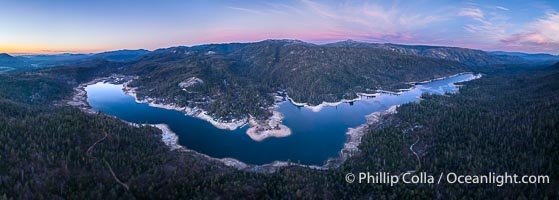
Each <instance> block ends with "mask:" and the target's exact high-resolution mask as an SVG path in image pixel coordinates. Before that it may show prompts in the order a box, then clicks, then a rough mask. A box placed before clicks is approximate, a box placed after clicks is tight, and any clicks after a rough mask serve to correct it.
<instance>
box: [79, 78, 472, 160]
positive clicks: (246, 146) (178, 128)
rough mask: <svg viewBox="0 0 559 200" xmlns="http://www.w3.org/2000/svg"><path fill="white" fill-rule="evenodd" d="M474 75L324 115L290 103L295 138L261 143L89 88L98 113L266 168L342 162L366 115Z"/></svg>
mask: <svg viewBox="0 0 559 200" xmlns="http://www.w3.org/2000/svg"><path fill="white" fill-rule="evenodd" d="M473 78H474V75H473V74H461V75H457V76H453V77H449V78H445V79H441V80H436V81H432V82H428V83H424V84H418V85H416V86H415V87H414V88H413V89H411V90H409V91H405V92H402V93H401V94H399V95H394V94H380V95H378V96H376V97H361V98H360V100H358V101H356V102H353V103H352V104H350V103H343V104H340V105H338V106H335V107H324V108H323V109H322V110H320V111H319V112H314V111H312V110H310V109H307V108H303V107H298V106H295V105H293V104H292V103H290V102H288V101H286V102H283V103H280V104H279V108H278V111H280V112H281V113H283V115H284V120H283V124H285V125H286V126H288V127H289V128H290V129H291V131H292V134H291V135H290V136H288V137H284V138H274V137H271V138H267V139H265V140H263V141H260V142H257V141H254V140H252V139H251V138H250V137H249V136H248V135H247V134H246V129H248V125H247V126H244V127H241V128H239V129H237V130H234V131H229V130H222V129H218V128H216V127H214V126H213V125H211V124H210V123H209V122H206V121H203V120H201V119H198V118H195V117H191V116H185V114H184V113H181V112H178V111H175V110H167V109H163V108H155V107H151V106H149V105H148V104H147V103H137V102H135V101H134V98H133V97H132V96H129V95H126V94H125V93H124V92H123V91H122V88H123V85H119V84H110V83H103V82H99V83H96V84H93V85H89V86H87V87H86V88H85V90H86V91H87V96H88V99H87V101H88V103H89V104H90V106H91V107H92V109H94V110H97V111H101V112H103V113H106V114H109V115H113V116H116V117H118V118H120V119H123V120H126V121H129V122H134V123H139V124H167V125H168V126H169V127H170V129H171V130H173V131H174V132H175V133H176V134H177V135H178V137H179V144H180V145H182V146H184V147H186V148H188V149H192V150H195V151H197V152H200V153H203V154H206V155H209V156H211V157H215V158H225V157H228V158H234V159H237V160H240V161H242V162H245V163H247V164H258V165H260V164H266V163H271V162H273V161H276V160H279V161H287V160H291V161H292V162H294V163H296V162H300V163H301V164H307V165H323V164H324V162H325V161H326V160H328V159H329V158H333V157H337V156H338V154H339V152H340V150H341V149H342V148H343V145H344V143H345V141H346V140H347V136H346V132H347V130H348V128H354V127H357V126H359V125H361V124H363V123H365V122H366V119H365V116H366V115H368V114H370V113H373V112H378V111H383V110H386V109H388V108H389V107H391V106H394V105H400V104H405V103H410V102H417V101H419V99H418V97H419V96H421V94H423V93H433V94H444V93H453V92H456V91H457V90H458V88H457V87H456V86H455V85H454V84H453V83H458V82H463V81H468V80H471V79H473Z"/></svg>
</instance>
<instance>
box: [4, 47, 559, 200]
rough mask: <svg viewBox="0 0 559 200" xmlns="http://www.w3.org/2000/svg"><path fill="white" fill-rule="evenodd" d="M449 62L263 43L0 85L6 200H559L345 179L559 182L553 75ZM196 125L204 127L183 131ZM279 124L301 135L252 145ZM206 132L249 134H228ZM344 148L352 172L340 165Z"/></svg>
mask: <svg viewBox="0 0 559 200" xmlns="http://www.w3.org/2000/svg"><path fill="white" fill-rule="evenodd" d="M346 43H347V42H346ZM373 46H374V45H373ZM401 46H402V47H400V48H410V49H415V48H418V47H406V46H405V45H401ZM422 48H426V49H431V50H429V51H435V50H438V49H440V48H439V47H437V48H427V47H422ZM433 49H434V50H433ZM445 49H446V50H444V51H442V52H445V53H446V54H447V56H445V58H438V57H433V56H430V55H431V54H427V53H413V54H411V53H409V52H400V51H393V50H387V49H384V48H377V47H368V46H366V47H361V46H359V47H354V46H347V45H342V46H340V45H339V44H338V45H333V46H330V45H314V44H310V43H301V42H298V41H289V40H266V41H262V42H255V43H232V44H214V45H201V46H193V47H172V48H167V49H160V50H156V51H153V52H149V53H147V54H145V55H142V56H139V57H136V58H133V59H132V60H127V61H122V60H118V61H109V60H103V59H101V60H88V59H86V60H82V61H79V62H76V63H72V64H62V66H56V67H46V68H41V69H31V70H23V71H15V72H9V73H5V74H1V75H0V85H2V87H0V111H1V112H0V119H1V120H0V133H2V134H0V141H2V144H3V145H1V146H0V148H2V149H1V151H0V152H2V153H0V159H2V160H3V161H4V162H1V163H0V183H1V184H0V195H3V196H7V197H18V198H59V197H63V198H109V199H114V198H219V197H223V196H225V195H227V196H229V197H232V198H235V197H238V198H241V197H247V195H248V196H252V197H253V198H266V197H269V198H328V199H334V198H336V199H340V198H349V199H357V198H366V197H378V198H383V197H391V198H412V197H417V196H420V197H426V198H427V197H435V196H441V197H452V196H455V195H462V196H468V197H472V198H482V197H485V196H497V197H509V196H514V195H515V194H517V192H518V191H522V194H523V195H524V196H526V197H528V198H545V197H553V196H557V193H556V191H557V190H555V187H556V186H555V185H554V184H544V185H539V186H538V187H533V186H532V185H516V186H514V187H513V186H511V185H505V186H503V187H500V188H497V187H485V186H483V185H470V186H468V187H463V185H452V184H442V185H438V186H437V187H433V185H405V184H397V185H395V186H393V187H390V186H385V185H372V186H371V185H360V184H348V183H347V182H346V181H345V180H344V176H345V175H346V174H347V173H350V172H351V173H356V172H359V171H365V170H371V171H390V172H391V173H392V174H399V173H401V172H405V171H409V170H410V169H414V170H421V171H427V172H430V173H437V172H439V171H440V170H441V169H447V170H454V171H458V172H464V173H466V172H472V173H473V172H485V171H487V170H490V169H495V170H498V171H514V172H517V173H530V174H541V173H544V174H549V175H550V177H551V178H552V182H554V181H557V179H556V177H557V174H558V173H559V172H557V170H556V168H554V167H553V166H555V164H556V163H557V162H558V161H559V158H557V156H556V155H557V154H555V153H554V151H555V149H556V148H554V147H556V146H557V144H559V143H558V140H557V138H558V137H557V130H559V127H556V126H557V123H555V120H556V119H557V118H558V116H557V113H559V112H558V110H557V109H556V108H558V106H557V105H556V104H557V102H558V98H557V94H559V93H558V91H557V90H558V88H557V85H559V84H558V83H557V80H559V78H558V77H557V74H558V69H559V68H558V67H557V64H554V65H549V64H541V63H540V62H537V63H531V62H530V61H526V60H522V58H507V59H504V60H503V58H502V57H494V56H492V55H491V54H489V53H485V52H483V51H477V50H469V49H454V48H452V47H445ZM448 49H452V51H451V50H448ZM210 51H211V52H213V53H208V52H210ZM410 51H411V50H410ZM291 52H293V53H291ZM412 52H415V51H412ZM453 52H454V53H456V52H460V56H467V55H471V56H472V57H476V56H477V57H479V56H480V55H481V54H482V55H483V56H482V57H484V59H489V60H485V61H479V60H477V59H475V58H470V59H464V57H457V56H456V55H453V54H454V53H453ZM433 55H434V54H433ZM436 55H440V54H438V53H437V54H436ZM447 58H448V59H447ZM455 58H459V60H461V61H464V60H465V62H458V61H457V60H456V59H455ZM480 59H481V58H480ZM476 60H477V61H476ZM470 61H472V62H470ZM473 61H475V62H473ZM485 64H487V65H485ZM462 72H473V73H474V74H475V75H477V74H482V75H481V76H475V77H474V75H472V74H460V73H462ZM115 74H120V75H121V76H114V75H115ZM455 74H460V75H458V76H452V75H455ZM111 76H113V78H111V80H110V81H108V80H109V79H107V78H106V77H111ZM449 76H452V77H450V78H448V77H449ZM429 80H434V81H429ZM465 80H468V81H467V82H463V81H465ZM455 82H460V83H457V84H452V83H455ZM458 85H459V86H458ZM410 88H411V89H410ZM458 88H459V90H458ZM123 89H124V90H123ZM131 90H132V91H131ZM390 91H392V92H390ZM535 91H537V92H535ZM447 93H452V94H447ZM355 99H358V100H355ZM420 99H421V101H420ZM68 102H70V103H71V104H70V105H68ZM340 102H341V103H340ZM396 105H399V106H396ZM186 107H189V108H190V110H185V109H184V108H186ZM165 108H166V109H165ZM168 108H172V109H168ZM175 108H180V109H179V110H180V111H181V112H178V111H176V110H175ZM195 109H196V110H195ZM193 110H194V111H195V112H192V111H193ZM97 111H100V112H97ZM185 112H186V113H185ZM190 112H192V114H190V115H195V116H199V114H200V113H202V112H203V113H205V115H203V116H204V117H191V116H190V115H189V116H185V114H188V113H190ZM274 112H277V113H280V114H281V115H282V116H283V118H282V119H281V120H279V118H278V117H277V116H276V118H275V119H274V121H275V122H276V124H277V125H279V124H280V123H277V122H278V121H281V124H283V125H285V126H286V127H288V128H289V129H290V130H291V133H290V134H289V135H287V134H286V135H282V137H267V138H266V137H264V136H257V137H250V136H249V135H247V134H246V132H247V130H249V128H250V127H253V126H254V125H252V124H250V123H249V124H247V122H248V121H249V120H250V119H253V120H259V121H262V122H264V123H266V122H267V121H266V120H267V119H269V117H270V116H272V115H273V114H274ZM194 113H197V114H194ZM371 113H373V114H371ZM115 116H116V117H115ZM200 118H202V119H200ZM208 121H214V122H217V125H218V126H219V124H231V123H234V124H235V123H237V124H235V125H232V126H226V127H222V128H223V129H220V128H217V127H216V126H215V125H216V123H214V124H213V125H212V123H209V122H208ZM148 124H149V125H148ZM163 124H167V126H165V125H163ZM245 124H246V125H245ZM243 125H244V126H243ZM154 126H155V127H154ZM228 129H229V130H228ZM173 132H174V133H175V134H176V135H175V134H173ZM257 135H258V134H257ZM175 142H176V143H175ZM177 143H178V145H173V144H177ZM179 145H180V146H179ZM93 146H94V148H91V147H93ZM342 149H343V151H342V154H343V155H345V156H346V157H343V159H340V158H338V157H337V156H339V155H340V150H342ZM518 149H523V150H524V151H522V152H519V151H518ZM331 158H334V159H333V160H330V161H328V162H326V163H328V164H327V165H323V164H325V161H326V160H329V159H331ZM418 159H419V161H420V162H418ZM278 161H279V162H278ZM418 163H421V165H418ZM467 163H468V164H467ZM471 163H477V164H475V165H470V164H471ZM239 169H242V170H239ZM116 180H118V181H116ZM262 183H265V185H262Z"/></svg>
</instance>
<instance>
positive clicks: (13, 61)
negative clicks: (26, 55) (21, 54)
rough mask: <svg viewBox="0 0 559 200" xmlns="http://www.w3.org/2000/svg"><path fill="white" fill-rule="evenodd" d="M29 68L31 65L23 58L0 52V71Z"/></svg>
mask: <svg viewBox="0 0 559 200" xmlns="http://www.w3.org/2000/svg"><path fill="white" fill-rule="evenodd" d="M30 68H31V65H29V64H27V63H26V62H25V61H24V60H23V59H20V58H18V57H14V56H11V55H8V54H5V53H2V54H0V73H6V72H10V71H15V70H21V69H30Z"/></svg>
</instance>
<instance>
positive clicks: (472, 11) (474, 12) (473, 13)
mask: <svg viewBox="0 0 559 200" xmlns="http://www.w3.org/2000/svg"><path fill="white" fill-rule="evenodd" d="M458 16H464V17H471V18H473V19H476V20H480V19H483V18H484V17H485V16H484V14H483V12H482V11H481V10H480V9H479V8H462V9H461V10H460V12H459V13H458Z"/></svg>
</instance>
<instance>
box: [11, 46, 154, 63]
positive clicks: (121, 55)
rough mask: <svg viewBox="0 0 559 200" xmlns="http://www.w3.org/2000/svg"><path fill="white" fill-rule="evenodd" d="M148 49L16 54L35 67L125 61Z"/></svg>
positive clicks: (144, 52)
mask: <svg viewBox="0 0 559 200" xmlns="http://www.w3.org/2000/svg"><path fill="white" fill-rule="evenodd" d="M149 52H150V51H148V50H145V49H139V50H117V51H108V52H103V53H97V54H69V53H64V54H54V55H23V56H17V58H20V59H21V60H22V61H24V62H25V63H27V64H29V65H32V66H34V67H35V68H43V67H54V66H62V65H73V64H76V63H79V62H83V61H87V60H107V61H113V62H127V61H131V60H134V59H136V58H139V57H141V56H143V55H146V54H148V53H149Z"/></svg>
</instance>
